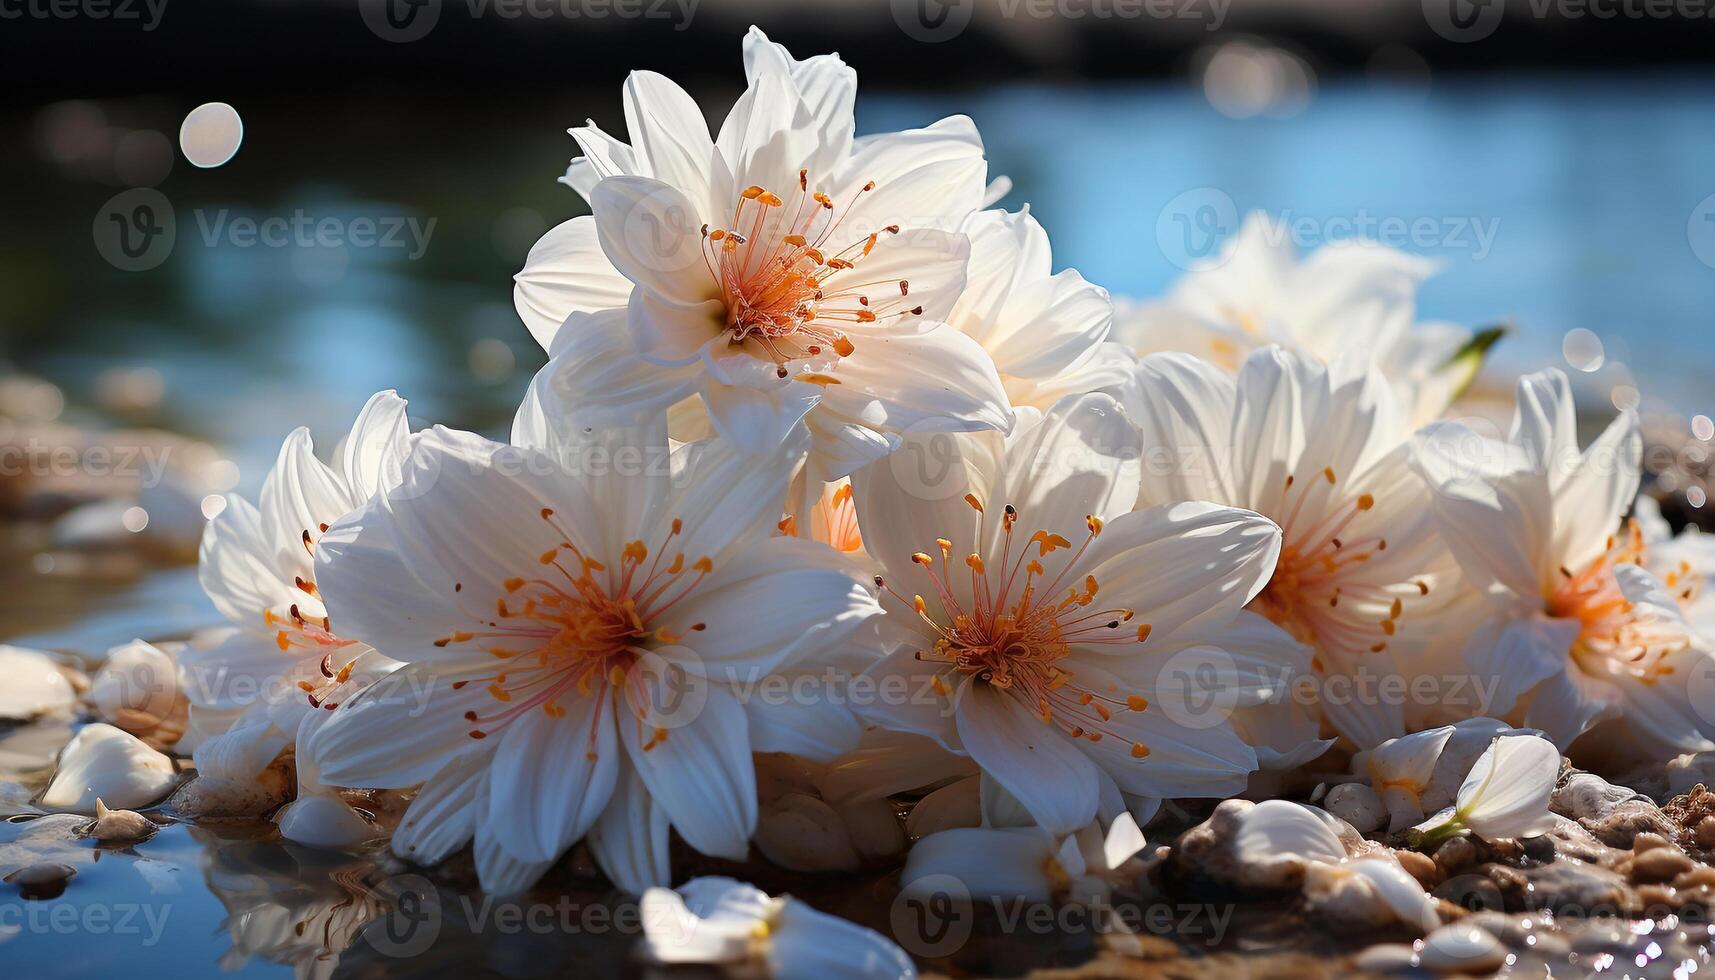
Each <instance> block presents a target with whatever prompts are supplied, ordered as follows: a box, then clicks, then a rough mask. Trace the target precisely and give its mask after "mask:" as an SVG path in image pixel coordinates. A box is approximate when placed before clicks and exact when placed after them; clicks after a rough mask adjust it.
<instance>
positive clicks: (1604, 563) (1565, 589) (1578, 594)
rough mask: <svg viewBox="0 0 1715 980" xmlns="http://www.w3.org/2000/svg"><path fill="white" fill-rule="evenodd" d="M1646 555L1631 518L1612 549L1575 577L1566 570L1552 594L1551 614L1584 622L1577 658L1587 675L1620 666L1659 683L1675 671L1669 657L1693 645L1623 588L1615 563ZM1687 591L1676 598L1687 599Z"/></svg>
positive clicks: (1629, 562) (1638, 562)
mask: <svg viewBox="0 0 1715 980" xmlns="http://www.w3.org/2000/svg"><path fill="white" fill-rule="evenodd" d="M1645 553H1646V549H1645V546H1644V540H1643V532H1642V530H1641V529H1640V528H1639V527H1638V523H1637V522H1636V521H1628V522H1627V524H1626V528H1625V530H1624V532H1623V533H1622V534H1620V535H1614V536H1610V537H1609V538H1608V546H1607V549H1606V550H1605V551H1604V552H1603V553H1602V554H1601V555H1600V556H1598V557H1597V558H1596V559H1595V560H1594V561H1592V562H1591V563H1590V564H1589V565H1587V566H1585V567H1584V569H1583V570H1582V571H1580V572H1578V573H1577V574H1576V575H1575V574H1573V573H1572V570H1571V569H1568V568H1564V567H1563V568H1561V569H1560V579H1559V580H1558V581H1557V582H1556V584H1555V586H1554V588H1553V590H1552V591H1551V592H1550V593H1549V595H1548V614H1549V615H1550V616H1553V617H1555V618H1557V619H1575V620H1577V621H1578V622H1579V624H1580V627H1581V628H1580V630H1579V632H1578V639H1577V640H1575V641H1573V644H1572V657H1573V659H1574V660H1575V661H1577V662H1578V665H1579V666H1580V667H1581V668H1583V669H1584V670H1585V672H1586V673H1591V674H1595V675H1597V676H1603V675H1605V674H1606V673H1607V672H1608V670H1609V669H1610V668H1611V667H1612V666H1615V665H1617V666H1619V667H1620V668H1621V669H1623V670H1625V671H1627V672H1628V673H1630V674H1631V675H1632V676H1633V677H1635V678H1637V679H1638V680H1640V681H1643V682H1644V683H1654V682H1655V680H1656V679H1657V678H1658V677H1660V676H1661V675H1663V674H1670V673H1672V672H1673V665H1672V664H1668V663H1664V662H1663V661H1664V660H1665V658H1666V657H1667V656H1668V655H1670V654H1673V653H1677V652H1678V651H1680V650H1683V649H1685V648H1686V647H1687V646H1688V645H1690V642H1691V640H1690V638H1689V637H1687V636H1686V635H1685V632H1684V631H1683V630H1682V629H1679V628H1677V627H1675V626H1674V625H1672V624H1671V623H1665V622H1658V621H1652V620H1648V619H1644V618H1642V617H1640V616H1639V615H1638V613H1637V607H1636V606H1634V605H1633V604H1632V603H1631V602H1630V601H1629V600H1628V599H1627V598H1626V597H1625V594H1624V593H1623V592H1621V591H1620V582H1619V579H1618V578H1616V577H1615V575H1614V569H1615V567H1616V566H1619V565H1642V564H1643V562H1644V557H1645ZM1693 588H1695V587H1693ZM1687 591H1690V590H1682V591H1681V592H1679V593H1677V594H1676V597H1678V598H1680V601H1685V600H1686V597H1687ZM1690 595H1691V596H1695V592H1694V591H1690Z"/></svg>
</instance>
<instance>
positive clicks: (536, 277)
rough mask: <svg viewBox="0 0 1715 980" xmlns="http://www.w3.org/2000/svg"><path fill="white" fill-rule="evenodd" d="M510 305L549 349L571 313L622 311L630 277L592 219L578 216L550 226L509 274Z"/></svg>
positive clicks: (627, 293)
mask: <svg viewBox="0 0 1715 980" xmlns="http://www.w3.org/2000/svg"><path fill="white" fill-rule="evenodd" d="M512 278H513V281H514V282H515V283H516V285H514V286H513V287H512V303H513V305H514V306H515V307H517V309H518V317H519V319H521V320H523V321H524V326H525V327H527V328H529V330H530V336H532V337H534V338H536V342H537V343H538V344H541V345H542V349H543V350H551V349H553V346H554V342H555V338H556V337H557V335H558V334H559V332H560V326H561V324H563V323H565V322H566V318H567V317H569V316H571V315H572V314H574V313H597V312H600V311H602V310H612V309H624V308H625V304H626V302H627V300H629V299H630V298H631V280H629V279H627V278H625V277H624V276H622V275H620V273H619V270H618V269H616V268H614V266H613V263H612V262H610V261H608V258H607V255H606V253H604V252H603V251H602V249H601V239H600V237H599V236H598V234H597V232H596V222H595V218H593V217H591V216H589V215H587V214H586V215H580V216H578V217H576V218H573V219H572V220H570V221H566V222H562V223H561V224H559V225H556V226H555V227H554V228H552V229H550V230H549V231H548V233H547V234H545V235H543V236H542V237H541V238H540V239H539V240H537V242H536V244H535V245H533V246H531V247H530V254H529V256H528V257H527V258H525V260H524V268H523V269H522V270H520V271H519V272H518V274H517V275H515V276H513V277H512Z"/></svg>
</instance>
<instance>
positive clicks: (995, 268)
mask: <svg viewBox="0 0 1715 980" xmlns="http://www.w3.org/2000/svg"><path fill="white" fill-rule="evenodd" d="M962 230H963V231H964V233H965V234H966V235H968V236H969V237H970V240H971V258H970V265H969V267H968V270H967V272H966V282H965V291H964V294H963V295H962V296H960V297H959V301H958V303H957V304H955V305H954V307H953V310H952V312H951V313H950V314H948V316H947V322H948V323H950V324H952V325H953V326H955V327H957V328H958V329H959V330H961V331H963V332H964V333H965V334H966V335H968V336H970V337H971V338H972V339H974V340H976V341H977V342H978V343H980V344H982V346H983V349H984V350H986V351H988V352H989V354H990V355H991V356H992V357H993V358H994V362H995V367H996V369H997V370H998V371H999V372H1000V378H1001V382H1002V383H1003V384H1004V385H1005V386H1006V393H1007V397H1008V398H1009V399H1010V400H1011V402H1012V404H1013V405H1034V406H1035V407H1037V408H1040V409H1044V410H1046V409H1048V408H1049V407H1051V406H1052V405H1053V404H1054V402H1056V401H1058V400H1059V399H1060V397H1061V396H1062V395H1064V394H1067V393H1069V392H1073V391H1092V390H1098V389H1102V388H1104V386H1106V387H1112V388H1117V387H1119V386H1122V385H1124V384H1125V382H1126V381H1127V380H1128V376H1129V375H1130V372H1129V371H1127V370H1125V368H1126V367H1129V366H1130V363H1131V362H1132V361H1133V360H1134V359H1133V358H1129V357H1125V356H1124V355H1123V354H1118V355H1117V356H1118V357H1119V359H1120V362H1121V367H1120V368H1119V369H1117V370H1115V369H1112V368H1110V367H1109V365H1110V363H1111V362H1112V360H1113V359H1114V356H1113V355H1108V354H1107V352H1106V351H1105V350H1104V344H1103V342H1104V341H1105V340H1106V339H1107V336H1108V331H1109V329H1110V328H1111V327H1112V324H1113V303H1112V302H1111V301H1110V300H1109V299H1108V293H1107V290H1105V289H1103V288H1101V287H1100V286H1097V285H1094V284H1092V283H1090V282H1087V281H1085V280H1084V278H1083V277H1082V276H1080V275H1079V274H1078V272H1077V270H1075V269H1065V270H1062V271H1061V272H1058V273H1056V272H1054V271H1053V268H1054V267H1053V258H1052V254H1051V251H1050V249H1049V244H1048V233H1047V232H1046V231H1044V230H1043V229H1042V226H1041V225H1040V224H1038V223H1037V222H1036V219H1035V218H1033V217H1031V215H1030V211H1029V209H1028V208H1026V209H1025V210H1023V211H1020V212H1018V213H1017V214H1012V213H1008V212H1006V211H980V212H978V213H976V214H973V215H971V216H970V218H968V219H966V221H965V224H964V227H963V229H962ZM1119 350H1123V348H1119ZM1109 374H1111V377H1109V376H1108V375H1109Z"/></svg>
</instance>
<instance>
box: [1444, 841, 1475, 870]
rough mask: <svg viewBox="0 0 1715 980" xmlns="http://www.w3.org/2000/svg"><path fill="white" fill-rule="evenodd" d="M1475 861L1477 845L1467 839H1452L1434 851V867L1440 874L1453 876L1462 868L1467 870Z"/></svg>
mask: <svg viewBox="0 0 1715 980" xmlns="http://www.w3.org/2000/svg"><path fill="white" fill-rule="evenodd" d="M1476 860H1477V845H1475V844H1473V843H1471V841H1470V839H1469V838H1466V837H1454V838H1450V839H1449V840H1446V841H1444V842H1442V844H1441V846H1440V847H1438V848H1436V849H1435V866H1436V867H1438V868H1440V869H1441V873H1442V874H1453V873H1454V872H1456V871H1459V870H1460V869H1462V868H1468V867H1470V866H1471V864H1472V862H1474V861H1476Z"/></svg>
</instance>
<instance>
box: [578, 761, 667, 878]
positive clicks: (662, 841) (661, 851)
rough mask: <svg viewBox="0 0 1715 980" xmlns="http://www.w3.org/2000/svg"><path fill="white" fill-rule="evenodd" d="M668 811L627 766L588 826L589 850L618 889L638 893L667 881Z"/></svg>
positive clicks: (632, 769)
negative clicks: (595, 818) (610, 795)
mask: <svg viewBox="0 0 1715 980" xmlns="http://www.w3.org/2000/svg"><path fill="white" fill-rule="evenodd" d="M667 830H668V822H667V813H666V811H665V810H663V809H661V808H660V807H659V806H657V805H655V801H654V800H653V799H651V798H650V796H649V788H648V787H647V786H645V785H643V777H641V776H639V775H638V773H637V770H636V769H634V768H632V767H630V766H626V767H625V771H624V772H623V773H622V774H621V775H620V778H619V784H618V785H617V786H615V787H614V791H613V800H612V801H611V802H609V803H608V805H607V809H605V810H603V811H602V814H601V817H600V818H599V819H598V820H596V822H595V826H594V827H591V828H590V832H589V838H588V841H589V845H590V850H591V851H592V852H594V853H595V858H596V862H597V863H598V864H600V865H601V869H602V870H603V871H604V872H606V873H607V876H608V878H610V879H611V880H612V881H613V883H614V884H615V885H616V886H618V887H619V889H620V890H621V891H625V892H629V893H631V894H633V895H641V894H643V893H644V892H645V891H646V890H647V889H650V888H655V887H658V886H662V885H666V884H668V883H669V882H670V881H671V879H672V869H671V868H670V867H669V863H668V851H667Z"/></svg>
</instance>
